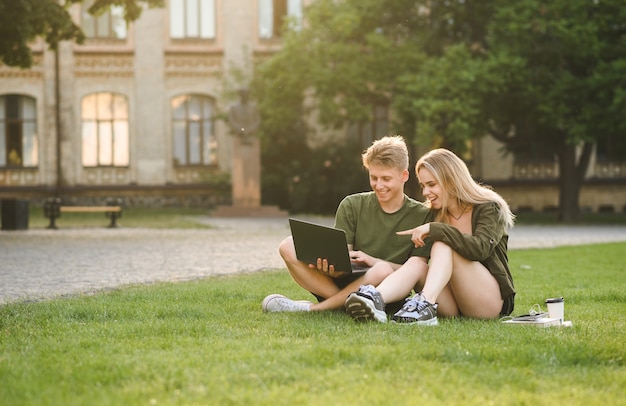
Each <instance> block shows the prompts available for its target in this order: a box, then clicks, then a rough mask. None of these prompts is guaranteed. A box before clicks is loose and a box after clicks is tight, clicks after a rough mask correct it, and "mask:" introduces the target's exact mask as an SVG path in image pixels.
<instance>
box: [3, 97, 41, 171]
mask: <svg viewBox="0 0 626 406" xmlns="http://www.w3.org/2000/svg"><path fill="white" fill-rule="evenodd" d="M38 150H39V147H38V143H37V105H36V103H35V99H33V98H32V97H28V96H21V95H18V94H7V95H3V96H0V167H21V168H28V167H35V166H37V165H38V163H39V155H38Z"/></svg>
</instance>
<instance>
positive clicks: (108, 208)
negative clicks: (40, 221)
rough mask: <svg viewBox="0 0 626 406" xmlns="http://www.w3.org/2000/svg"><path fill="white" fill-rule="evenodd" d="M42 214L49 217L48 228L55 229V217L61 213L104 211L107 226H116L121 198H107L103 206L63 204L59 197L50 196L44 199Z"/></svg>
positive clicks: (120, 211) (120, 212)
mask: <svg viewBox="0 0 626 406" xmlns="http://www.w3.org/2000/svg"><path fill="white" fill-rule="evenodd" d="M43 213H44V216H46V218H48V219H50V224H49V225H48V228H53V229H56V228H57V225H56V219H57V218H59V217H61V213H104V215H105V216H106V217H108V218H109V219H110V220H111V222H110V223H109V227H110V228H113V227H117V219H118V218H120V217H122V199H107V201H106V205H105V206H71V205H63V204H62V203H61V199H59V198H57V197H51V198H48V199H47V200H46V203H45V204H44V209H43Z"/></svg>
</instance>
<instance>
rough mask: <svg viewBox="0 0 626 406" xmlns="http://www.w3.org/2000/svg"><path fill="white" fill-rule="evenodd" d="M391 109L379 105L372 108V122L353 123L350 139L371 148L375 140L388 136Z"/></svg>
mask: <svg viewBox="0 0 626 406" xmlns="http://www.w3.org/2000/svg"><path fill="white" fill-rule="evenodd" d="M388 115H389V108H388V107H387V106H386V105H378V106H374V107H373V108H372V115H371V117H372V118H371V120H370V121H361V122H358V123H352V124H350V125H349V126H348V137H349V138H350V139H352V140H356V142H357V143H358V144H359V145H360V146H361V148H367V147H369V146H370V145H371V144H372V142H374V140H377V139H380V138H382V137H384V136H385V135H387V129H388V127H389V118H388Z"/></svg>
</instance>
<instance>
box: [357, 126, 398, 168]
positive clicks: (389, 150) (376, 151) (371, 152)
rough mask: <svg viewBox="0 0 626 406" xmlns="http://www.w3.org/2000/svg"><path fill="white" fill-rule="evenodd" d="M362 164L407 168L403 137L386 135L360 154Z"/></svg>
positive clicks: (366, 165)
mask: <svg viewBox="0 0 626 406" xmlns="http://www.w3.org/2000/svg"><path fill="white" fill-rule="evenodd" d="M361 158H362V160H363V166H364V167H366V168H367V169H369V168H370V165H379V166H383V167H386V168H396V169H399V170H401V171H403V170H408V169H409V152H408V150H407V147H406V143H405V142H404V138H402V137H401V136H399V135H395V136H386V137H383V138H381V139H379V140H376V141H374V143H373V144H372V145H371V146H370V147H369V148H368V149H367V150H365V152H363V154H362V155H361Z"/></svg>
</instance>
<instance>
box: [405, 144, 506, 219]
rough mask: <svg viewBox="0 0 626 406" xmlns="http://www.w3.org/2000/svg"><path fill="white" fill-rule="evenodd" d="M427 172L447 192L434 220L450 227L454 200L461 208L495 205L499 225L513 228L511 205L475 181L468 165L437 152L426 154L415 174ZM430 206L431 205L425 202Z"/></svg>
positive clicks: (452, 155) (447, 153) (454, 156)
mask: <svg viewBox="0 0 626 406" xmlns="http://www.w3.org/2000/svg"><path fill="white" fill-rule="evenodd" d="M422 168H425V169H428V171H430V173H432V175H433V177H434V178H435V179H436V180H437V183H439V184H440V185H441V188H442V189H443V191H444V195H443V196H442V200H443V201H442V205H441V210H439V211H438V212H437V213H436V216H435V220H436V221H441V222H444V223H448V222H449V221H448V220H449V217H448V210H447V208H448V207H449V203H448V202H449V200H450V199H454V200H456V203H457V205H458V206H459V207H463V206H468V205H477V204H483V203H489V202H493V203H495V204H497V205H498V207H499V209H500V210H499V214H500V221H501V222H502V224H504V226H505V227H506V228H511V227H513V224H514V222H515V215H514V214H513V213H512V212H511V209H510V208H509V205H508V203H507V202H506V200H504V199H503V198H502V196H500V195H499V194H498V193H496V192H495V191H493V190H491V188H489V187H488V186H485V185H481V184H479V183H477V182H476V181H474V179H473V178H472V175H471V174H470V172H469V169H467V165H465V162H463V160H462V159H461V158H459V157H458V156H456V155H455V154H454V153H453V152H451V151H449V150H447V149H444V148H438V149H434V150H432V151H430V152H427V153H426V154H424V155H423V156H422V157H421V158H420V159H419V161H417V164H416V165H415V173H416V174H417V173H419V171H420V169H422ZM426 203H427V204H428V205H429V204H430V202H426Z"/></svg>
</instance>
